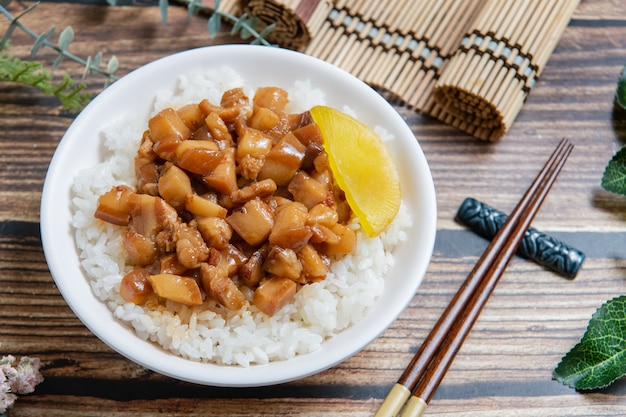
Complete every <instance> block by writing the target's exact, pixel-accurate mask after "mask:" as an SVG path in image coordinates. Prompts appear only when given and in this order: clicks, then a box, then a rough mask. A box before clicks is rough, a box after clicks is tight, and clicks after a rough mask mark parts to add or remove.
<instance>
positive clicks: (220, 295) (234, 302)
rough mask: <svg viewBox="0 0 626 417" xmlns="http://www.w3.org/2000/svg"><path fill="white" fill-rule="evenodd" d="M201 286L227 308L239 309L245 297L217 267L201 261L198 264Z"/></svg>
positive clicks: (244, 301) (242, 305)
mask: <svg viewBox="0 0 626 417" xmlns="http://www.w3.org/2000/svg"><path fill="white" fill-rule="evenodd" d="M200 273H201V277H202V288H204V291H205V292H206V293H207V294H208V295H209V296H210V297H211V298H214V299H215V300H217V302H219V303H220V304H221V305H223V306H224V307H226V308H227V309H229V310H234V311H236V310H240V309H242V308H243V307H244V306H245V305H246V298H245V296H244V295H243V293H242V292H241V290H240V289H239V288H238V287H237V285H235V283H234V282H233V281H232V280H231V279H230V278H229V277H228V276H227V275H226V274H225V273H224V272H223V271H222V270H221V269H220V268H218V267H216V266H213V265H209V264H207V263H203V264H202V265H201V266H200Z"/></svg>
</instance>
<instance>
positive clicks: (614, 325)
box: [553, 296, 626, 390]
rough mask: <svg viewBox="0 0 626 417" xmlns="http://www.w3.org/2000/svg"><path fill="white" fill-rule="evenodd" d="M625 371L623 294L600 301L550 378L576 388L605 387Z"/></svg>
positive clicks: (624, 299)
mask: <svg viewBox="0 0 626 417" xmlns="http://www.w3.org/2000/svg"><path fill="white" fill-rule="evenodd" d="M624 375H626V296H620V297H616V298H613V299H612V300H609V301H607V302H606V303H605V304H603V305H602V306H601V307H600V308H599V309H598V310H597V311H596V312H595V313H594V314H593V316H592V317H591V320H590V321H589V324H588V325H587V330H586V331H585V334H584V336H583V337H582V339H581V340H580V342H579V343H578V344H577V345H576V346H574V347H573V348H572V350H570V351H569V352H568V353H567V354H566V355H565V357H563V359H562V360H561V362H560V363H559V365H558V366H557V367H556V369H555V370H554V373H553V377H554V379H556V380H558V381H560V382H562V383H563V384H565V385H567V386H569V387H571V388H575V389H576V390H592V389H601V388H605V387H607V386H608V385H610V384H611V383H613V382H614V381H615V380H616V379H617V378H620V377H622V376H624Z"/></svg>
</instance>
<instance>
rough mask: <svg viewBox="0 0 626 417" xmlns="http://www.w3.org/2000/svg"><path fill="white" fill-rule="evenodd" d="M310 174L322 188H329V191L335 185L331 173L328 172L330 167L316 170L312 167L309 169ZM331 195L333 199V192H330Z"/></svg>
mask: <svg viewBox="0 0 626 417" xmlns="http://www.w3.org/2000/svg"><path fill="white" fill-rule="evenodd" d="M324 155H326V154H324ZM318 159H319V158H316V159H315V160H316V161H317V160H318ZM310 175H311V178H313V179H314V180H315V181H317V182H319V183H320V184H322V185H323V186H324V188H326V189H327V190H329V192H332V190H333V189H334V188H335V185H334V184H333V175H332V174H331V173H330V168H326V169H325V170H323V171H317V170H316V169H314V170H312V171H310ZM332 196H333V200H334V194H332Z"/></svg>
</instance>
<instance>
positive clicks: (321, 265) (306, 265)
mask: <svg viewBox="0 0 626 417" xmlns="http://www.w3.org/2000/svg"><path fill="white" fill-rule="evenodd" d="M297 255H298V260H299V261H300V264H302V276H303V277H304V279H305V281H306V282H307V283H308V282H317V281H322V280H324V279H325V278H326V274H327V273H328V265H327V260H325V259H324V258H323V257H322V256H321V255H320V254H319V253H318V252H317V250H316V249H315V248H314V247H313V245H306V246H304V247H303V248H302V249H300V250H299V251H298V253H297Z"/></svg>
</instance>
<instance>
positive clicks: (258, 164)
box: [237, 155, 265, 181]
mask: <svg viewBox="0 0 626 417" xmlns="http://www.w3.org/2000/svg"><path fill="white" fill-rule="evenodd" d="M264 163H265V158H253V157H251V156H250V155H246V156H244V157H243V158H242V159H241V161H239V164H238V165H237V171H238V173H239V175H241V176H242V177H243V178H245V179H247V180H253V181H254V180H256V179H257V177H258V176H259V172H261V169H263V164H264Z"/></svg>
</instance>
